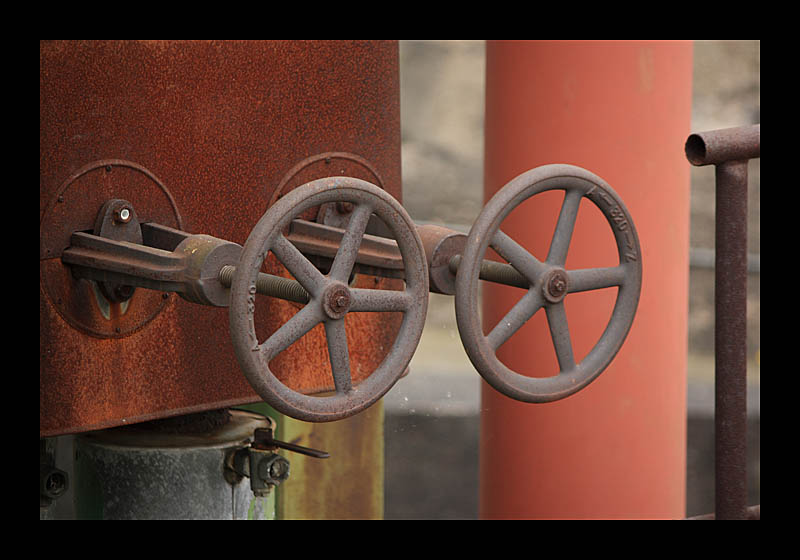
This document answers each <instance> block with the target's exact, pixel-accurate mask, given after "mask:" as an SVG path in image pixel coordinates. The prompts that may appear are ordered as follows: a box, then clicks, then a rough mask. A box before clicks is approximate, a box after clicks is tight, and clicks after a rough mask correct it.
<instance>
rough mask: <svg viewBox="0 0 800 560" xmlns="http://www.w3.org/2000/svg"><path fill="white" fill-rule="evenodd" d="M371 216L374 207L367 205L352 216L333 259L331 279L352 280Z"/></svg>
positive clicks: (355, 210)
mask: <svg viewBox="0 0 800 560" xmlns="http://www.w3.org/2000/svg"><path fill="white" fill-rule="evenodd" d="M371 215H372V207H371V206H369V205H367V204H359V205H358V206H356V208H355V209H354V210H353V212H352V214H350V222H349V224H348V226H347V230H346V231H345V232H344V235H343V236H342V241H341V244H340V245H339V250H338V251H337V252H336V258H334V259H333V265H332V266H331V272H330V275H329V276H330V277H331V278H334V279H336V280H339V281H340V282H345V283H347V281H348V279H349V278H350V272H352V270H353V265H354V264H355V262H356V257H358V248H359V247H360V246H361V240H362V239H363V237H364V232H365V231H366V229H367V223H368V222H369V217H370V216H371Z"/></svg>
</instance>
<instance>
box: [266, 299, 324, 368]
mask: <svg viewBox="0 0 800 560" xmlns="http://www.w3.org/2000/svg"><path fill="white" fill-rule="evenodd" d="M321 319H322V318H321V317H320V315H319V311H318V309H317V308H316V307H315V306H312V305H306V306H305V307H303V308H302V309H301V310H300V311H298V312H297V313H295V315H294V317H292V318H291V319H289V320H288V321H286V322H285V323H284V324H283V325H281V327H280V328H279V329H278V330H277V331H275V332H274V333H272V335H271V336H270V337H269V338H267V340H265V341H264V342H263V343H262V344H261V349H262V351H266V353H267V361H269V360H271V359H272V358H274V357H275V356H277V355H278V354H280V353H281V352H283V351H284V350H286V349H287V348H288V347H289V346H291V345H292V344H293V343H294V342H296V341H297V340H299V339H300V338H301V337H302V336H303V335H304V334H306V333H307V332H308V331H310V330H311V329H312V328H314V327H315V326H316V325H317V324H318V323H319V322H320V321H321Z"/></svg>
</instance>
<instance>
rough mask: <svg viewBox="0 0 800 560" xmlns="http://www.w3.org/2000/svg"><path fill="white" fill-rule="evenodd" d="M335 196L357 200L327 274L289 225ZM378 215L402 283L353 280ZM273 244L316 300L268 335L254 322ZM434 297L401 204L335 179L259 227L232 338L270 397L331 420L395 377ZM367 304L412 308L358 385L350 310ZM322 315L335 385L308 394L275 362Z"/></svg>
mask: <svg viewBox="0 0 800 560" xmlns="http://www.w3.org/2000/svg"><path fill="white" fill-rule="evenodd" d="M332 202H334V203H335V202H343V203H351V204H352V206H353V210H352V212H351V214H350V215H351V218H350V221H349V223H348V226H347V228H346V230H345V232H344V235H343V237H342V240H341V244H340V246H339V249H338V252H337V254H336V256H335V258H334V260H333V263H332V264H331V269H330V271H329V273H328V274H327V275H324V274H323V273H322V272H320V270H318V269H317V268H316V267H315V266H314V265H313V264H312V263H311V262H310V261H309V260H308V259H307V258H306V257H305V255H303V254H302V253H301V252H300V250H299V249H298V248H297V247H295V246H294V245H293V244H292V243H291V242H290V241H289V240H288V239H287V238H286V236H285V235H284V233H283V232H284V231H285V230H286V228H287V227H288V226H289V224H290V222H291V221H292V220H293V219H294V218H295V217H297V216H298V215H300V214H301V213H302V212H304V211H305V210H308V209H310V208H313V207H316V206H320V205H322V204H326V203H332ZM373 213H374V214H375V215H377V216H378V217H379V218H380V219H381V220H382V221H383V222H384V223H385V224H386V226H387V227H388V228H389V230H390V231H391V232H392V235H393V237H394V240H395V241H396V242H397V246H398V249H399V251H400V253H401V255H402V258H403V267H404V276H405V288H404V289H403V290H402V291H400V290H380V289H365V288H353V287H351V286H349V284H348V280H349V278H350V275H351V272H352V271H353V267H354V264H355V262H356V258H357V256H358V250H359V246H360V244H361V240H362V238H363V236H364V233H365V231H366V227H367V223H368V221H369V219H370V216H371V215H372V214H373ZM269 252H272V254H274V255H275V257H276V258H277V259H278V261H280V263H281V264H282V265H283V266H284V267H286V269H287V270H288V271H289V272H290V273H291V274H292V275H293V276H294V278H295V279H296V280H297V281H298V282H299V283H300V285H302V287H303V288H304V289H305V291H306V292H307V293H308V295H309V301H308V303H307V304H306V305H305V306H304V307H303V308H302V309H300V310H299V311H298V312H297V313H296V314H295V315H294V316H293V317H292V318H291V319H289V320H288V321H287V322H286V323H284V324H283V325H282V326H281V327H280V328H278V329H277V330H276V331H275V332H274V333H272V334H271V335H270V336H268V337H267V338H266V340H264V341H261V342H259V340H258V337H257V336H256V330H255V324H254V310H255V298H256V291H257V290H256V281H257V278H258V274H259V270H260V268H261V265H262V263H263V262H264V259H265V258H266V255H267V254H268V253H269ZM427 304H428V272H427V265H426V261H425V254H424V251H423V248H422V242H421V241H420V239H419V235H418V234H417V231H416V228H415V226H414V223H413V221H412V220H411V218H410V217H409V216H408V214H407V213H406V211H405V210H404V209H403V207H402V206H401V205H400V203H399V202H397V201H396V200H395V199H394V198H393V197H392V196H391V195H389V194H388V193H386V192H385V191H383V190H382V189H380V188H378V187H376V186H375V185H372V184H370V183H367V182H366V181H362V180H360V179H355V178H351V177H328V178H325V179H318V180H316V181H312V182H310V183H307V184H305V185H303V186H300V187H298V188H296V189H294V190H292V191H291V192H289V193H288V194H287V195H286V196H284V197H283V198H281V199H280V200H279V201H278V202H276V203H275V204H274V205H273V206H272V207H270V209H269V210H268V211H267V212H266V213H265V214H264V216H263V217H262V218H261V220H260V221H259V222H258V224H256V226H255V228H253V230H252V232H251V233H250V236H249V237H248V239H247V242H246V243H245V245H244V249H243V251H242V256H241V259H240V262H239V265H238V266H237V268H236V273H235V276H234V278H233V281H232V283H231V305H230V329H231V337H232V339H233V346H234V350H235V353H236V356H237V358H238V360H239V363H240V365H241V367H242V370H243V372H244V374H245V376H246V377H247V379H248V381H249V382H250V385H251V386H252V387H253V389H254V390H255V391H256V392H257V393H258V394H259V395H260V396H261V397H262V398H263V399H264V401H265V402H267V403H268V404H270V405H271V406H272V407H273V408H275V409H276V410H278V411H279V412H281V413H283V414H286V415H288V416H291V417H293V418H297V419H300V420H305V421H310V422H328V421H332V420H339V419H341V418H345V417H348V416H352V415H353V414H356V413H358V412H361V411H362V410H364V409H366V408H367V407H369V406H371V405H372V404H373V403H375V402H376V401H377V400H378V399H379V398H381V397H382V396H383V395H384V394H385V393H386V392H387V391H388V390H389V389H390V388H391V387H392V386H393V385H394V384H395V382H396V381H397V380H398V379H399V378H400V376H401V375H402V374H403V372H404V371H405V368H406V366H407V365H408V363H409V361H410V360H411V356H412V355H413V353H414V351H415V350H416V347H417V344H418V343H419V339H420V336H421V335H422V328H423V326H424V323H425V314H426V312H427ZM362 311H386V312H402V314H403V318H402V322H401V324H400V327H399V330H398V333H397V338H396V339H395V343H394V345H393V347H392V349H391V350H390V351H389V353H388V355H387V356H386V357H385V358H384V360H383V361H382V362H381V363H380V364H379V365H378V366H377V368H376V369H375V370H374V371H373V372H372V373H371V374H370V375H369V376H368V377H366V378H365V379H363V380H361V381H360V382H359V383H354V382H353V378H352V374H351V367H350V366H351V364H350V357H349V350H348V342H347V335H346V333H345V325H344V318H345V316H346V315H347V314H348V313H355V312H362ZM320 323H323V324H324V329H325V337H326V341H327V349H328V355H329V358H330V364H331V371H332V375H333V385H334V387H335V391H334V393H333V394H330V395H326V396H319V395H305V394H302V393H300V392H297V391H295V390H293V389H291V388H290V387H288V386H286V385H285V384H284V383H282V382H281V381H280V380H279V379H278V378H277V377H276V376H275V374H274V373H273V372H272V371H271V370H270V368H269V362H270V360H272V359H273V358H274V357H275V356H277V355H278V354H279V353H280V352H282V351H284V350H285V349H286V348H288V347H289V346H290V345H291V344H292V343H294V342H295V341H297V340H298V339H299V338H300V337H302V336H303V335H304V334H305V333H307V332H308V331H310V330H311V329H312V328H313V327H315V326H316V325H318V324H320Z"/></svg>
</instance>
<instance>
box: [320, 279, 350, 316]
mask: <svg viewBox="0 0 800 560" xmlns="http://www.w3.org/2000/svg"><path fill="white" fill-rule="evenodd" d="M351 303H352V297H351V296H350V290H349V289H348V288H347V286H345V285H344V284H333V285H332V286H330V287H329V288H328V289H326V290H325V291H324V292H323V294H322V308H323V310H324V311H325V314H326V315H327V316H328V317H330V318H331V319H341V318H342V317H344V316H345V315H346V314H347V312H348V311H350V305H351Z"/></svg>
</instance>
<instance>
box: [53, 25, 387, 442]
mask: <svg viewBox="0 0 800 560" xmlns="http://www.w3.org/2000/svg"><path fill="white" fill-rule="evenodd" d="M39 62H40V64H39V68H40V75H39V116H40V129H39V146H40V149H39V199H40V204H39V208H40V261H39V262H40V298H39V318H40V320H39V324H40V343H39V345H40V361H39V363H40V366H39V411H40V417H39V431H40V435H41V436H42V437H44V436H54V435H60V434H65V433H77V432H84V431H88V430H95V429H100V428H107V427H112V426H118V425H123V424H130V423H135V422H139V421H144V420H151V419H156V418H162V417H167V416H174V415H178V414H183V413H188V412H195V411H201V410H210V409H215V408H221V407H225V406H232V405H236V404H241V403H248V402H256V401H258V400H260V399H259V397H258V396H257V395H256V394H255V392H254V391H253V390H252V389H251V387H250V385H249V384H248V383H247V381H246V379H245V378H244V376H243V375H242V373H241V370H240V369H239V366H238V363H237V361H236V357H235V356H234V353H233V348H232V345H231V341H230V335H229V329H228V321H227V310H226V309H224V308H212V307H207V306H202V305H197V304H192V303H189V302H187V301H184V300H182V299H181V298H179V297H177V296H175V295H174V294H173V295H169V296H167V297H166V298H164V296H163V294H160V293H159V292H153V291H148V290H145V289H143V288H137V290H136V293H135V295H134V297H133V298H132V299H131V300H130V302H129V304H128V307H127V309H126V311H125V313H124V314H121V315H119V314H117V315H114V314H111V315H110V317H109V318H105V316H103V314H102V313H101V311H100V310H97V309H94V308H92V306H94V305H97V304H96V298H95V297H94V295H93V293H91V292H90V291H89V286H88V285H86V282H87V281H86V280H75V279H73V278H72V277H71V275H70V274H69V271H68V270H66V267H65V265H63V264H62V263H61V260H60V258H59V254H60V251H63V249H64V248H65V245H64V240H65V239H66V240H68V239H69V234H71V232H73V231H87V230H90V229H91V228H92V224H93V221H94V219H95V217H96V216H97V213H98V212H99V210H100V208H101V206H102V203H104V202H105V200H106V199H107V198H121V199H125V200H129V201H130V202H131V203H132V204H133V205H134V207H135V208H136V212H137V215H138V216H139V217H140V221H146V220H151V221H157V222H160V223H163V225H167V226H169V227H178V228H181V229H183V230H185V231H187V232H189V233H204V234H208V235H212V236H214V237H218V238H221V239H226V240H229V241H232V242H234V243H238V244H241V245H243V244H244V242H245V241H246V239H247V237H248V235H249V233H250V231H251V229H252V228H253V227H254V226H255V224H256V223H257V222H258V220H259V219H260V218H261V216H262V215H263V214H264V212H265V211H266V210H267V208H268V207H269V206H270V202H271V201H272V200H273V195H274V196H275V198H277V197H278V196H279V195H280V193H278V194H275V193H276V189H278V187H279V185H280V186H281V190H282V191H286V190H290V189H291V188H293V187H294V186H297V185H299V184H301V182H307V181H309V180H313V179H317V178H321V177H326V176H331V175H338V174H339V173H340V171H341V169H339V167H341V165H332V164H335V163H340V164H342V165H345V167H346V172H347V173H354V174H356V175H359V176H361V177H362V178H363V179H365V180H368V181H370V182H373V183H376V184H379V185H380V186H381V187H382V188H383V189H384V190H386V191H387V192H388V193H389V194H391V195H392V196H393V197H395V198H396V199H398V200H400V199H401V185H400V113H399V75H398V49H397V43H396V42H379V41H188V42H187V41H42V42H40V47H39ZM325 154H327V156H326V155H325ZM331 154H332V155H333V157H331ZM326 157H330V163H326ZM107 160H112V161H119V162H130V163H131V164H132V165H135V166H138V167H140V168H141V169H144V170H147V172H148V173H149V175H150V176H152V177H153V178H156V180H154V179H152V178H150V177H149V176H148V175H147V174H144V173H142V172H139V171H137V169H136V168H134V167H132V166H131V165H112V170H111V173H110V175H109V176H108V177H105V176H103V173H107V171H106V167H105V166H98V167H93V166H94V165H95V164H96V163H97V162H101V161H107ZM309 161H311V165H306V164H307V163H308V162H309ZM87 168H91V170H90V171H85V170H86V169H87ZM115 174H116V175H115ZM123 174H125V175H127V176H128V179H129V180H128V181H121V182H114V181H113V180H112V177H113V178H117V177H119V178H122V177H123ZM376 174H377V175H378V177H377V178H376V176H375V175H376ZM295 175H298V176H297V177H294V176H295ZM158 184H160V185H161V186H162V187H163V188H161V187H159V186H158ZM120 190H125V191H126V192H124V193H121V192H120ZM59 194H61V195H62V197H63V200H62V201H59V200H58V197H59ZM73 195H75V196H74V198H73ZM48 251H49V252H48ZM269 267H270V264H269V263H267V264H265V271H270V270H268V269H269ZM359 276H362V275H359ZM371 280H372V279H371V278H368V277H365V278H360V279H358V281H359V282H364V283H366V282H369V281H371ZM380 282H382V281H380ZM59 298H60V300H61V303H58V300H59ZM140 300H141V301H140ZM151 300H152V301H151ZM145 301H148V302H151V304H152V303H153V302H155V303H156V304H157V305H155V306H154V307H152V308H151V307H148V306H147V305H140V304H142V303H144V302H145ZM273 305H274V307H271V306H270V305H263V306H262V308H264V309H263V310H259V311H260V312H259V315H258V317H257V318H256V319H257V321H258V324H259V328H262V329H263V330H264V331H272V330H274V329H276V328H278V327H279V326H280V324H282V323H281V322H282V321H285V318H286V317H285V315H286V313H285V308H286V306H291V305H292V304H291V303H290V302H283V301H279V300H276V302H275V303H274V304H273ZM59 306H61V307H59ZM67 306H69V307H68V308H66V307H67ZM370 315H371V314H364V317H363V318H361V321H359V322H358V323H357V325H356V326H355V328H353V329H352V332H351V331H348V335H351V334H352V336H353V337H354V340H353V343H352V345H353V347H356V348H358V352H357V353H356V355H355V356H354V357H353V360H355V361H359V360H363V361H364V362H365V363H375V362H376V361H378V362H379V361H380V359H381V356H382V355H383V354H382V352H383V351H382V350H381V349H380V347H381V346H384V347H387V346H391V344H392V342H393V340H394V339H395V336H396V334H397V330H398V328H399V325H398V324H397V323H393V322H382V321H381V320H380V317H379V316H376V317H374V318H373V317H371V316H370ZM376 315H380V314H376ZM87 317H88V318H87ZM126 317H127V319H128V320H132V319H134V318H136V319H135V321H131V323H130V324H124V323H123V322H122V321H123V320H124V319H125V318H126ZM84 318H87V319H85V320H83V322H81V321H79V319H84ZM117 329H119V331H117ZM320 330H321V329H320ZM296 346H298V349H297V351H296V352H294V353H291V355H290V356H289V358H288V359H286V360H284V361H283V362H282V363H281V364H280V366H279V367H278V370H279V371H277V372H276V375H278V376H279V377H280V378H281V379H282V380H283V381H284V382H285V383H286V384H287V385H288V386H290V387H292V388H293V389H295V390H297V391H299V392H302V393H305V394H311V393H316V392H321V391H326V390H332V389H333V386H332V385H330V386H326V385H325V384H322V383H321V382H320V381H319V379H318V377H317V376H315V372H316V371H317V369H318V368H319V365H320V363H322V361H323V360H324V359H326V358H325V356H324V355H325V354H326V353H327V350H326V343H325V337H324V333H322V332H311V333H308V335H307V336H305V337H304V338H303V341H302V344H298V345H296Z"/></svg>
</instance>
